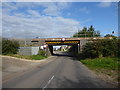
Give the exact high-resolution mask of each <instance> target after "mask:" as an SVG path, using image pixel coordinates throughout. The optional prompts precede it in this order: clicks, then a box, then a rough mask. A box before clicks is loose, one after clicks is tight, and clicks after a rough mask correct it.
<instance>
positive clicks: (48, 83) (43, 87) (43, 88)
mask: <svg viewBox="0 0 120 90" xmlns="http://www.w3.org/2000/svg"><path fill="white" fill-rule="evenodd" d="M53 78H54V75H53V76H52V77H51V79H50V80H49V81H48V82H47V84H46V85H45V87H43V90H44V89H45V88H46V87H47V86H48V85H49V84H50V82H51V81H52V80H53Z"/></svg>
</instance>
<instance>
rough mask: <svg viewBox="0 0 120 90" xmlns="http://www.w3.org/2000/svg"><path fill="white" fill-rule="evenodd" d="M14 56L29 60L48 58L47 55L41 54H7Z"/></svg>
mask: <svg viewBox="0 0 120 90" xmlns="http://www.w3.org/2000/svg"><path fill="white" fill-rule="evenodd" d="M7 55H9V56H12V57H17V58H22V59H28V60H41V59H44V58H46V56H41V55H32V56H25V55H19V54H7Z"/></svg>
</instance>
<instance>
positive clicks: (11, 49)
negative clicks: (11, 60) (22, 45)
mask: <svg viewBox="0 0 120 90" xmlns="http://www.w3.org/2000/svg"><path fill="white" fill-rule="evenodd" d="M18 47H19V44H18V42H17V41H11V40H6V39H3V40H2V54H5V55H6V54H16V53H17V51H18Z"/></svg>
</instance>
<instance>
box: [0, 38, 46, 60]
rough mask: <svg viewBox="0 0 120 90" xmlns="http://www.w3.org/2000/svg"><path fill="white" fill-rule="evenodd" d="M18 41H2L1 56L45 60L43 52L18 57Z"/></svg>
mask: <svg viewBox="0 0 120 90" xmlns="http://www.w3.org/2000/svg"><path fill="white" fill-rule="evenodd" d="M19 46H20V45H19V43H18V41H15V40H8V39H2V54H3V55H6V56H12V57H17V58H21V59H29V60H41V59H44V58H47V57H46V56H45V51H43V50H40V51H39V53H38V55H31V56H26V55H19V54H18V48H19Z"/></svg>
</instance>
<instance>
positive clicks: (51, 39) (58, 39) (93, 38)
mask: <svg viewBox="0 0 120 90" xmlns="http://www.w3.org/2000/svg"><path fill="white" fill-rule="evenodd" d="M97 39H112V37H84V38H83V37H82V38H65V40H97ZM41 40H44V41H61V40H62V38H36V39H32V41H41Z"/></svg>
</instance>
